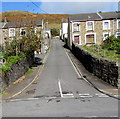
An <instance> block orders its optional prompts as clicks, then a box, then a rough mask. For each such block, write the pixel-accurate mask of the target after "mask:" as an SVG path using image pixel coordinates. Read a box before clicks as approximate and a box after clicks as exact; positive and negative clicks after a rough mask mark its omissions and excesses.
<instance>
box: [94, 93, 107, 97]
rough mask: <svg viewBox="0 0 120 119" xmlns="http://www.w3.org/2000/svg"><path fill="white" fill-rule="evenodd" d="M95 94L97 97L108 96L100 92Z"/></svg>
mask: <svg viewBox="0 0 120 119" xmlns="http://www.w3.org/2000/svg"><path fill="white" fill-rule="evenodd" d="M95 96H98V97H109V96H108V95H106V94H102V93H99V94H95Z"/></svg>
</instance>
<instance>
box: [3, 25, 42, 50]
mask: <svg viewBox="0 0 120 119" xmlns="http://www.w3.org/2000/svg"><path fill="white" fill-rule="evenodd" d="M21 28H24V29H26V27H21ZM21 28H15V37H13V38H12V37H9V28H7V29H2V31H1V32H2V33H1V35H2V43H3V44H2V45H3V47H4V48H5V47H7V46H6V44H7V43H10V42H11V41H12V40H14V39H20V38H21V36H20V29H21ZM35 28H36V31H37V32H38V34H37V35H39V34H40V31H41V29H42V27H35Z"/></svg>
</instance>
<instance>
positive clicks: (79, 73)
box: [64, 48, 120, 100]
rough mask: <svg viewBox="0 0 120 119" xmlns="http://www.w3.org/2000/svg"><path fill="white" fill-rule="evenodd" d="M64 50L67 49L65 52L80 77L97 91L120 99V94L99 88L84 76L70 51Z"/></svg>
mask: <svg viewBox="0 0 120 119" xmlns="http://www.w3.org/2000/svg"><path fill="white" fill-rule="evenodd" d="M64 50H65V53H66V55H67V56H68V58H69V60H70V62H71V64H72V66H73V67H74V69H75V71H76V73H77V74H78V76H79V77H80V78H83V79H84V80H85V81H86V82H87V83H88V84H89V85H90V86H92V87H93V88H95V89H96V90H97V91H99V92H100V93H103V94H105V95H107V96H109V97H112V98H115V99H118V100H120V98H119V95H118V96H114V95H112V94H109V93H108V92H105V91H104V90H102V89H100V88H97V87H96V86H95V85H94V84H93V83H92V82H91V81H89V80H88V79H86V78H84V77H83V75H82V73H81V71H80V70H79V68H78V66H77V65H76V64H75V63H74V61H73V60H72V58H71V57H70V55H69V53H67V51H66V49H65V48H64Z"/></svg>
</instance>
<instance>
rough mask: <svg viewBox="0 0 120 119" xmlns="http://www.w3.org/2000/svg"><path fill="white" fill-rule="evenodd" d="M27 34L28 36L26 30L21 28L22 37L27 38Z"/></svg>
mask: <svg viewBox="0 0 120 119" xmlns="http://www.w3.org/2000/svg"><path fill="white" fill-rule="evenodd" d="M25 34H26V31H25V29H23V28H21V29H20V36H25Z"/></svg>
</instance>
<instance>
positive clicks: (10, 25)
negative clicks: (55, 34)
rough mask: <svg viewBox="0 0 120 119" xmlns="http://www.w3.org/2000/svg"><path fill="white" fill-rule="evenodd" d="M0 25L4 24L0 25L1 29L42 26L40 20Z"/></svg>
mask: <svg viewBox="0 0 120 119" xmlns="http://www.w3.org/2000/svg"><path fill="white" fill-rule="evenodd" d="M0 24H5V25H1V26H2V28H18V27H24V26H30V25H37V26H40V25H41V26H42V20H41V19H40V20H34V21H19V22H6V23H5V22H4V23H2V22H1V23H0ZM1 26H0V27H1Z"/></svg>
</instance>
